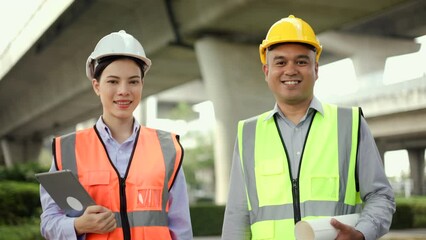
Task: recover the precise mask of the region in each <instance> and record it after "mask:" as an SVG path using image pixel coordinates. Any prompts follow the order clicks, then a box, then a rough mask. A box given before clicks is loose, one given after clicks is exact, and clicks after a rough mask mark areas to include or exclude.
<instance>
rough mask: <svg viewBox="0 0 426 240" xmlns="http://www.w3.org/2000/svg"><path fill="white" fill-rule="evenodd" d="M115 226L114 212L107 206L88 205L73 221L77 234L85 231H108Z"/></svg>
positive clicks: (101, 232)
mask: <svg viewBox="0 0 426 240" xmlns="http://www.w3.org/2000/svg"><path fill="white" fill-rule="evenodd" d="M116 227H117V223H116V221H115V216H114V213H113V212H112V211H111V210H109V209H108V208H105V207H102V206H99V205H94V206H89V207H88V208H87V209H86V210H85V211H84V213H83V215H81V216H80V217H78V218H76V219H75V221H74V228H75V231H76V233H77V235H81V234H85V233H100V234H103V233H108V232H111V231H113V230H114V229H115V228H116Z"/></svg>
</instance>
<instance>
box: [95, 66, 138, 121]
mask: <svg viewBox="0 0 426 240" xmlns="http://www.w3.org/2000/svg"><path fill="white" fill-rule="evenodd" d="M92 85H93V89H94V91H95V93H96V94H97V95H98V96H99V97H100V99H101V103H102V107H103V114H102V116H103V119H104V121H106V122H110V121H115V120H128V119H133V111H134V110H135V108H136V107H137V106H138V104H139V102H140V100H141V97H142V88H143V78H142V72H141V69H140V68H139V66H138V65H137V64H136V63H135V62H134V61H133V60H131V59H127V58H125V59H118V60H116V61H114V62H112V63H110V64H109V65H108V66H107V67H106V68H105V70H104V71H103V72H102V74H101V76H100V78H99V81H97V80H96V79H93V80H92Z"/></svg>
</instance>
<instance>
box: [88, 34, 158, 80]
mask: <svg viewBox="0 0 426 240" xmlns="http://www.w3.org/2000/svg"><path fill="white" fill-rule="evenodd" d="M107 56H129V57H134V58H137V59H140V60H142V61H143V62H144V63H145V64H146V66H145V69H143V72H144V74H146V72H147V71H148V70H149V68H150V67H151V60H150V59H149V58H147V57H146V55H145V51H144V49H143V47H142V45H141V44H140V42H139V41H138V40H137V39H136V38H134V37H133V36H132V35H130V34H128V33H126V31H124V30H120V31H118V32H113V33H110V34H108V35H106V36H105V37H103V38H102V39H101V40H99V42H98V44H96V47H95V50H93V52H92V54H90V56H89V57H88V58H87V62H86V76H87V77H88V78H89V80H92V79H93V75H94V72H95V66H96V61H97V60H99V59H100V58H103V57H107Z"/></svg>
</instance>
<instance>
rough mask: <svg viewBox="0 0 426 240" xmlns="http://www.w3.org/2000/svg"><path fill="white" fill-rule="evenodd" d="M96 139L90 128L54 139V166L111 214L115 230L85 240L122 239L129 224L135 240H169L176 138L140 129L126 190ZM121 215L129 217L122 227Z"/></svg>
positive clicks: (178, 150)
mask: <svg viewBox="0 0 426 240" xmlns="http://www.w3.org/2000/svg"><path fill="white" fill-rule="evenodd" d="M100 139H101V138H100V137H99V136H98V133H97V132H96V130H95V129H94V128H92V129H86V130H82V131H78V132H77V133H72V134H68V135H65V136H63V137H59V138H56V139H55V140H54V146H55V147H54V156H55V163H56V165H57V168H58V169H70V170H71V171H72V172H73V173H74V174H76V176H78V177H79V180H80V182H82V184H83V186H84V187H85V188H86V190H87V191H88V192H89V193H90V195H91V196H92V197H93V198H94V200H95V201H96V203H97V204H99V205H102V206H105V207H107V208H109V209H111V210H112V211H113V212H115V217H116V220H117V229H116V230H115V231H113V232H112V233H110V234H105V235H99V234H88V235H87V236H86V238H88V239H116V238H118V239H123V231H124V232H126V231H127V232H129V230H125V229H126V228H127V227H126V226H129V227H130V228H131V236H132V238H133V239H159V237H160V238H161V239H171V237H170V233H169V229H168V217H167V212H168V198H169V190H170V188H171V187H172V185H173V182H174V180H175V178H176V174H177V171H178V169H179V168H180V166H181V163H182V156H183V149H182V147H181V145H180V143H179V141H178V139H177V136H175V135H174V134H170V133H168V132H164V131H161V130H154V129H149V128H145V127H142V126H141V128H140V130H139V132H138V136H137V140H136V142H135V146H134V149H133V152H132V155H131V158H130V161H129V168H128V169H127V172H126V175H125V177H124V179H125V187H122V186H120V177H119V174H118V171H117V170H116V169H115V168H114V166H113V164H112V162H111V160H110V159H109V156H108V154H107V151H106V149H105V147H104V145H103V143H102V141H101V140H100ZM123 193H124V194H123ZM124 195H125V196H124ZM120 209H127V212H125V211H124V212H123V211H120ZM123 216H124V217H126V219H127V221H126V222H124V223H123V222H122V219H123V218H122V217H123Z"/></svg>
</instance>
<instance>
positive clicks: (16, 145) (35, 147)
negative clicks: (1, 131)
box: [0, 138, 43, 167]
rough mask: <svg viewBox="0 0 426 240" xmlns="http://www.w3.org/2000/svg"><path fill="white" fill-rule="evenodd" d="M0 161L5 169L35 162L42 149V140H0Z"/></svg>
mask: <svg viewBox="0 0 426 240" xmlns="http://www.w3.org/2000/svg"><path fill="white" fill-rule="evenodd" d="M0 143H1V145H0V146H1V151H0V153H1V154H0V159H2V162H3V163H4V165H5V166H6V167H10V166H12V165H13V164H16V163H24V162H29V161H37V160H38V158H39V155H40V151H41V149H42V144H43V142H42V140H32V139H30V140H10V139H6V138H4V139H1V141H0Z"/></svg>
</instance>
